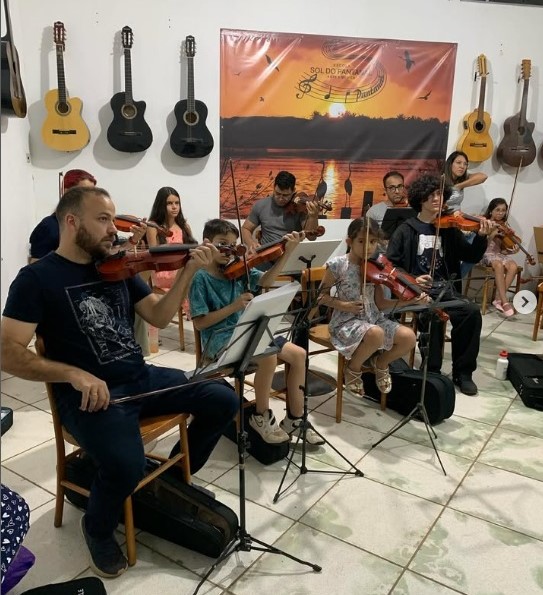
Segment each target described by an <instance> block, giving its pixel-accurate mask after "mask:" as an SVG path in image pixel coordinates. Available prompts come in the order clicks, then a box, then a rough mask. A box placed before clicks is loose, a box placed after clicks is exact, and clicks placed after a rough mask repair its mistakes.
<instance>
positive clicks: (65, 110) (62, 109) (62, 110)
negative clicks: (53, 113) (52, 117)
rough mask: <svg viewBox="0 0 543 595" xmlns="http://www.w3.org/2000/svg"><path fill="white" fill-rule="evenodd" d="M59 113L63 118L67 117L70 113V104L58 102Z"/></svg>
mask: <svg viewBox="0 0 543 595" xmlns="http://www.w3.org/2000/svg"><path fill="white" fill-rule="evenodd" d="M57 112H58V113H59V114H60V115H61V116H65V115H66V114H69V113H70V104H68V103H63V102H60V101H59V102H58V103H57Z"/></svg>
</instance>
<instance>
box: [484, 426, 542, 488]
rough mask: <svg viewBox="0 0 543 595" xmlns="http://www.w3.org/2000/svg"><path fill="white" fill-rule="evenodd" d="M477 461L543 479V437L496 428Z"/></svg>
mask: <svg viewBox="0 0 543 595" xmlns="http://www.w3.org/2000/svg"><path fill="white" fill-rule="evenodd" d="M479 461H480V462H481V463H488V464H489V465H492V466H494V467H499V468H500V469H506V470H508V471H513V472H514V473H519V474H521V475H525V476H526V477H531V478H533V479H538V480H540V481H543V438H537V437H535V436H528V435H527V434H520V433H519V432H512V431H510V430H497V431H496V433H495V434H494V436H493V437H492V439H491V440H490V441H489V443H488V444H487V446H486V447H485V449H484V451H483V452H482V454H481V456H480V458H479Z"/></svg>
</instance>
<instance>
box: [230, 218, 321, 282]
mask: <svg viewBox="0 0 543 595" xmlns="http://www.w3.org/2000/svg"><path fill="white" fill-rule="evenodd" d="M325 231H326V230H325V229H324V227H323V226H322V225H319V226H318V227H317V229H316V230H315V231H306V232H304V233H305V235H306V237H308V236H311V237H313V236H314V237H320V236H322V235H324V232H325ZM286 243H287V241H286V240H280V241H279V242H272V243H270V244H263V245H262V246H259V247H258V248H257V249H256V250H255V253H254V255H252V256H249V257H248V258H246V259H245V260H246V263H247V269H252V268H254V267H257V266H258V265H260V264H262V263H264V262H273V261H274V260H277V259H279V258H281V256H283V254H284V253H285V245H286ZM247 269H246V268H245V261H244V260H243V259H239V258H238V259H236V260H235V261H234V262H232V263H230V264H228V265H226V267H225V268H224V270H223V273H224V276H225V277H226V278H227V279H229V280H232V279H239V278H240V277H242V276H243V275H244V274H245V272H246V270H247Z"/></svg>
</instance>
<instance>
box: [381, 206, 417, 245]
mask: <svg viewBox="0 0 543 595" xmlns="http://www.w3.org/2000/svg"><path fill="white" fill-rule="evenodd" d="M416 216H417V211H415V209H412V208H411V207H389V208H388V209H387V210H386V211H385V214H384V215H383V221H382V222H381V229H382V230H383V233H385V234H386V236H387V238H390V236H391V235H392V234H393V233H394V232H395V231H396V230H397V229H398V227H400V225H401V224H402V223H403V222H404V221H407V220H408V219H412V218H413V217H416Z"/></svg>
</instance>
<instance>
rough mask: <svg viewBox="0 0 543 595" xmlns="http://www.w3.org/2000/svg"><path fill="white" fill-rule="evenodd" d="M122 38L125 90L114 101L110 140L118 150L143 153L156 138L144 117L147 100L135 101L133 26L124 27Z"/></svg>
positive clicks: (109, 132) (109, 129)
mask: <svg viewBox="0 0 543 595" xmlns="http://www.w3.org/2000/svg"><path fill="white" fill-rule="evenodd" d="M121 38H122V44H123V51H124V81H125V87H124V88H125V90H124V92H122V91H121V92H120V93H115V95H113V97H112V98H111V101H110V105H111V109H112V110H113V121H112V122H111V124H110V125H109V128H108V129H107V140H108V143H109V144H110V145H111V146H112V147H113V148H114V149H116V150H117V151H123V152H125V153H139V152H141V151H145V150H146V149H148V148H149V147H150V146H151V143H152V142H153V133H152V132H151V129H150V128H149V125H148V124H147V122H146V121H145V119H144V114H145V107H146V104H145V101H134V98H133V96H132V61H131V56H130V50H131V49H132V44H133V41H134V34H133V32H132V29H131V28H130V27H128V26H126V27H123V29H122V31H121Z"/></svg>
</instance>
